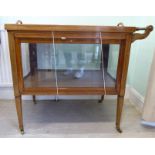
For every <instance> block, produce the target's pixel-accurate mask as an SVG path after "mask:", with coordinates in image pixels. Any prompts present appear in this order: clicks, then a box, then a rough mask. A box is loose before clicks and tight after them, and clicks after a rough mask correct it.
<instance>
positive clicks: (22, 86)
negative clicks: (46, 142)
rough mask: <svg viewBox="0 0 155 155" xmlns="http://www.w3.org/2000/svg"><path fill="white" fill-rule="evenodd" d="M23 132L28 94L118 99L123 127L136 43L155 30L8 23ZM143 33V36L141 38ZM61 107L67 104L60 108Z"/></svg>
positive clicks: (16, 96) (117, 112)
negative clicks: (125, 96)
mask: <svg viewBox="0 0 155 155" xmlns="http://www.w3.org/2000/svg"><path fill="white" fill-rule="evenodd" d="M5 29H6V30H7V32H8V38H9V48H10V58H11V66H12V77H13V87H14V96H15V103H16V110H17V115H18V122H19V129H20V131H21V133H22V134H23V133H24V126H23V116H22V99H21V96H22V95H32V97H33V101H34V103H36V96H37V95H55V96H56V99H58V97H59V95H101V99H100V100H99V102H102V101H103V99H104V95H117V108H116V129H117V131H118V132H122V130H121V128H120V121H121V114H122V108H123V102H124V95H125V87H126V78H127V71H128V64H129V57H130V47H131V44H132V43H133V42H134V41H136V40H140V39H145V38H146V37H147V36H148V35H149V34H150V32H151V31H152V30H153V26H147V27H144V28H143V27H142V28H140V27H127V26H124V25H123V23H119V24H118V25H117V26H80V25H31V24H23V23H22V22H20V21H18V22H17V23H16V24H6V25H5ZM138 31H143V32H140V33H138ZM60 106H61V105H60Z"/></svg>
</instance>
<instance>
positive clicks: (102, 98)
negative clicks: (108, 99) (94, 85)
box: [98, 95, 104, 103]
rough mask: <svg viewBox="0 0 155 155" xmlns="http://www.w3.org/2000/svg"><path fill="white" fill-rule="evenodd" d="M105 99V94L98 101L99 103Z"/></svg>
mask: <svg viewBox="0 0 155 155" xmlns="http://www.w3.org/2000/svg"><path fill="white" fill-rule="evenodd" d="M103 100H104V95H102V96H101V99H100V100H99V101H98V103H102V102H103Z"/></svg>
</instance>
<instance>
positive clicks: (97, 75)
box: [24, 70, 116, 88]
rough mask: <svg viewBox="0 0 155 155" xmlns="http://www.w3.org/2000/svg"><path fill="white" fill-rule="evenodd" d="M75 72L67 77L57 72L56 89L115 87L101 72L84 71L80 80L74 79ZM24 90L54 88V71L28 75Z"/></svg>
mask: <svg viewBox="0 0 155 155" xmlns="http://www.w3.org/2000/svg"><path fill="white" fill-rule="evenodd" d="M74 74H75V71H74V72H72V73H71V74H69V75H64V71H63V70H61V71H59V70H58V71H57V84H58V87H101V88H103V87H104V81H105V87H115V84H116V82H115V80H114V79H113V78H112V77H111V76H110V75H109V74H108V73H107V72H104V79H105V80H103V78H102V77H103V73H102V72H101V71H96V70H95V71H92V70H91V71H90V70H86V71H85V72H84V75H83V77H82V78H79V79H77V78H75V77H74ZM24 87H25V88H31V87H32V88H34V87H56V78H55V71H36V72H35V74H33V75H31V74H30V73H29V74H28V75H27V76H26V77H25V78H24Z"/></svg>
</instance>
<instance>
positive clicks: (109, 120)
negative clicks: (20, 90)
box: [0, 97, 155, 138]
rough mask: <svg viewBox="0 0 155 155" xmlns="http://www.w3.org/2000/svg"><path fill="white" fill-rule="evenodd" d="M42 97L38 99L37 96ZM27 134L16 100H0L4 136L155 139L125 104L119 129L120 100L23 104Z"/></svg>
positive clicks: (154, 133) (154, 132)
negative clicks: (21, 126)
mask: <svg viewBox="0 0 155 155" xmlns="http://www.w3.org/2000/svg"><path fill="white" fill-rule="evenodd" d="M37 98H38V97H37ZM23 115H24V127H25V134H24V135H21V134H20V132H19V130H18V123H17V115H16V109H15V103H14V101H6V100H0V137H77V138H78V137H90V138H91V137H99V138H100V137H107V138H109V137H114V138H121V137H129V138H132V137H133V138H135V137H155V128H151V127H146V126H143V125H141V115H140V113H139V112H137V111H136V109H135V108H134V107H133V106H132V105H131V104H130V102H129V101H125V105H124V111H123V117H122V129H123V133H122V134H120V133H118V132H117V131H116V130H115V116H116V99H105V101H104V102H103V103H100V104H99V103H98V102H97V100H60V101H59V102H56V101H52V100H48V101H37V104H36V105H34V104H33V102H32V101H23Z"/></svg>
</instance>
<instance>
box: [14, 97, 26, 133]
mask: <svg viewBox="0 0 155 155" xmlns="http://www.w3.org/2000/svg"><path fill="white" fill-rule="evenodd" d="M15 102H16V110H17V116H18V123H19V129H20V132H21V134H24V127H23V114H22V101H21V96H16V97H15Z"/></svg>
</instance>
